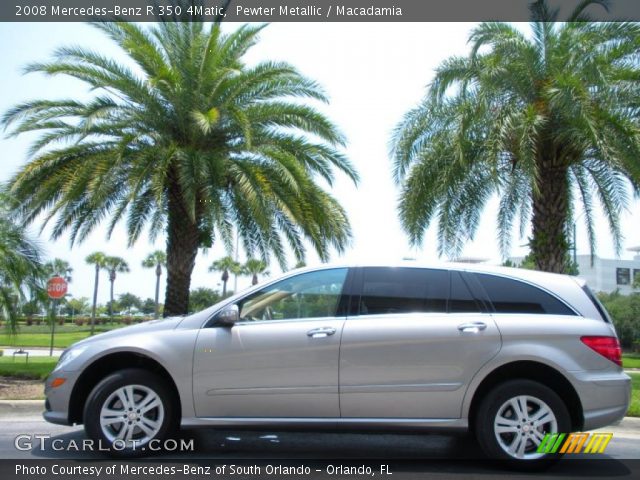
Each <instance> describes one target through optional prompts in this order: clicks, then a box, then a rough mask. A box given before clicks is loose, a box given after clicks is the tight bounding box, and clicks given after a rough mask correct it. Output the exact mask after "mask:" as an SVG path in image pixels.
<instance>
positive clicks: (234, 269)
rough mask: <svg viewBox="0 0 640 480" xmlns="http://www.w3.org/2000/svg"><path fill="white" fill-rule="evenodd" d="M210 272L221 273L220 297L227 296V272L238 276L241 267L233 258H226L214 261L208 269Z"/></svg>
mask: <svg viewBox="0 0 640 480" xmlns="http://www.w3.org/2000/svg"><path fill="white" fill-rule="evenodd" d="M209 271H210V272H222V277H220V280H222V297H223V298H224V297H226V296H227V282H228V281H229V272H231V273H235V274H239V273H240V271H241V265H240V264H239V263H238V262H236V261H235V260H234V259H233V258H231V257H229V256H227V257H222V258H219V259H218V260H216V261H215V262H213V263H212V264H211V266H210V267H209Z"/></svg>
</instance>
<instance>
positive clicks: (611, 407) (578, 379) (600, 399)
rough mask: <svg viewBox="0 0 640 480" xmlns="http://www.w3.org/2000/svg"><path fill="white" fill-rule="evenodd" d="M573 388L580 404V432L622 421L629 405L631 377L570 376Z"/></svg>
mask: <svg viewBox="0 0 640 480" xmlns="http://www.w3.org/2000/svg"><path fill="white" fill-rule="evenodd" d="M574 375H575V376H574V386H575V387H576V390H577V392H578V395H579V397H580V400H581V401H582V410H583V415H584V425H583V427H582V430H594V429H596V428H602V427H606V426H607V425H613V424H616V423H618V422H620V420H622V419H623V418H624V416H625V414H626V413H627V410H628V408H629V404H630V403H631V378H630V377H629V376H628V375H626V374H625V373H624V372H622V371H619V372H599V371H596V372H579V373H577V374H576V373H574Z"/></svg>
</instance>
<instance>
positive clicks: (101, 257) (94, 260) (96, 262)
mask: <svg viewBox="0 0 640 480" xmlns="http://www.w3.org/2000/svg"><path fill="white" fill-rule="evenodd" d="M106 260H107V256H106V255H105V254H104V253H102V252H93V253H92V254H91V255H89V256H88V257H87V258H86V259H85V262H87V263H88V264H89V265H93V266H94V267H95V270H96V274H95V279H94V281H93V304H92V306H91V335H93V331H94V329H95V325H96V308H97V306H98V281H99V280H100V270H101V269H103V268H105V267H106V265H107V264H106Z"/></svg>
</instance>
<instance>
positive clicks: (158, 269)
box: [153, 264, 162, 318]
mask: <svg viewBox="0 0 640 480" xmlns="http://www.w3.org/2000/svg"><path fill="white" fill-rule="evenodd" d="M160 275H162V267H161V266H160V264H158V265H156V305H155V310H154V312H153V318H158V317H159V316H160Z"/></svg>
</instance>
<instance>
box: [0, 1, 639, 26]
mask: <svg viewBox="0 0 640 480" xmlns="http://www.w3.org/2000/svg"><path fill="white" fill-rule="evenodd" d="M531 2H532V0H445V1H442V0H342V1H335V0H279V1H277V2H276V1H274V0H190V1H189V0H2V2H0V21H2V22H85V21H92V20H101V21H114V20H119V21H130V22H156V21H160V20H162V21H214V20H222V21H225V22H453V21H485V20H496V21H528V20H529V5H530V3H531ZM548 3H549V4H550V5H551V6H552V7H553V8H558V9H559V10H560V17H559V18H560V19H564V18H566V17H567V16H568V15H569V14H570V12H571V11H572V10H573V8H574V7H575V6H576V5H577V4H578V3H579V0H549V2H548ZM563 14H564V15H563ZM588 14H589V16H590V17H591V18H592V19H594V20H602V21H618V20H631V21H638V20H640V1H639V0H612V1H611V7H610V8H609V9H608V10H607V9H605V8H603V7H602V6H600V5H592V6H591V7H589V9H588Z"/></svg>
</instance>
